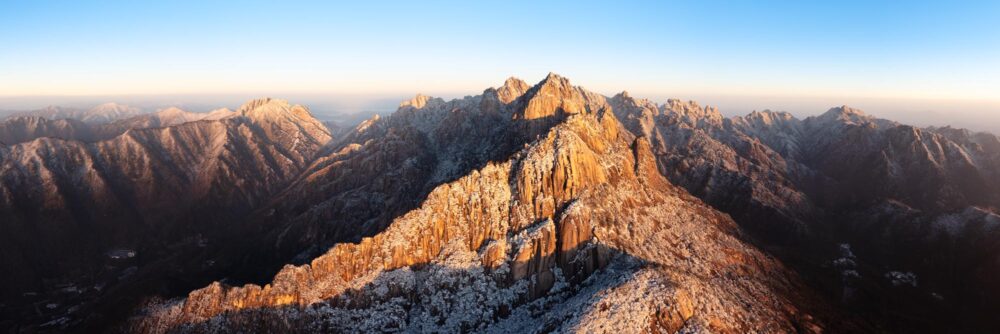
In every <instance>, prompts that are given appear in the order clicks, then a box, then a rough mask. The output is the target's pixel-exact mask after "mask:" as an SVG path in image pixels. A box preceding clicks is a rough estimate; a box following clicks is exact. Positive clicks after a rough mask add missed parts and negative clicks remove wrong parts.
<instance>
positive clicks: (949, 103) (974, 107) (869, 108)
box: [0, 77, 1000, 134]
mask: <svg viewBox="0 0 1000 334" xmlns="http://www.w3.org/2000/svg"><path fill="white" fill-rule="evenodd" d="M570 80H572V78H571V77H570ZM529 82H531V81H529ZM573 83H574V84H576V85H582V86H583V87H584V88H587V86H586V84H579V83H576V82H575V81H574V82H573ZM497 86H499V84H497V85H492V87H497ZM485 88H488V87H483V89H485ZM618 92H620V90H619V91H616V92H598V93H601V94H603V95H605V96H613V95H614V94H617V93H618ZM418 93H419V94H425V95H430V96H433V97H441V98H443V99H446V100H450V99H454V98H462V97H463V96H468V95H478V94H481V93H482V90H481V89H480V90H477V91H471V90H470V91H468V92H437V93H435V92H424V91H418V92H413V93H409V94H404V93H397V94H389V93H386V94H285V95H280V94H277V95H276V94H181V95H119V96H114V95H103V96H102V95H96V96H27V97H0V116H5V115H7V114H9V113H11V112H18V111H30V110H37V109H41V108H44V107H47V106H60V107H70V108H90V107H94V106H96V105H99V104H102V103H108V102H115V103H121V104H126V105H129V106H134V107H138V108H141V109H143V110H144V111H156V110H159V109H163V108H166V107H179V108H182V109H184V110H188V111H193V112H207V111H210V110H213V109H217V108H223V107H225V108H230V109H235V108H237V107H239V106H240V105H242V104H243V103H244V102H246V101H248V100H250V99H253V98H258V97H265V96H266V97H273V98H280V99H285V100H288V101H289V102H291V103H294V104H301V105H304V106H306V107H308V108H309V109H310V110H311V111H312V112H313V114H314V115H316V117H317V118H320V119H323V120H343V119H347V120H351V121H357V120H358V119H359V118H367V117H370V116H371V115H374V114H380V115H382V116H385V115H388V114H390V113H392V112H394V111H395V110H396V109H397V107H398V105H399V103H400V102H402V101H405V100H408V99H410V98H412V97H413V96H415V95H416V94H418ZM630 94H631V95H632V96H635V97H639V98H647V99H649V100H651V101H653V102H654V103H657V104H662V103H664V102H666V100H667V99H671V98H676V99H681V100H693V101H696V102H698V103H699V104H701V105H703V106H714V107H717V108H719V111H720V112H721V113H722V114H723V115H725V116H727V117H732V116H743V115H746V114H748V113H750V112H752V111H754V110H758V111H762V110H773V111H786V112H789V113H792V114H793V115H795V116H796V117H798V118H806V117H809V116H814V115H818V114H821V113H823V112H826V111H827V110H829V109H830V108H832V107H837V106H841V105H848V106H851V107H854V108H858V109H861V110H863V111H864V112H865V113H867V114H870V115H874V116H876V117H880V118H886V119H890V120H893V121H897V122H900V123H904V124H910V125H914V126H919V127H926V126H952V127H959V128H967V129H970V130H974V131H988V132H992V133H995V134H1000V121H998V122H983V121H982V120H983V119H987V120H990V119H997V118H1000V117H998V116H997V115H998V114H1000V102H992V101H962V100H947V99H886V98H881V99H880V98H864V97H836V96H829V97H788V96H737V95H709V94H690V95H678V94H668V93H663V94H651V95H645V94H637V93H633V92H631V91H630Z"/></svg>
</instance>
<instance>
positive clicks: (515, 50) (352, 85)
mask: <svg viewBox="0 0 1000 334" xmlns="http://www.w3.org/2000/svg"><path fill="white" fill-rule="evenodd" d="M0 45H2V46H3V48H2V50H0V97H8V98H10V97H23V96H55V95H101V96H113V95H124V94H133V95H142V94H266V95H277V96H281V95H282V94H347V95H354V96H395V95H398V94H402V95H412V94H413V93H416V92H423V93H429V94H435V95H441V96H446V97H447V96H460V95H464V94H476V93H478V92H481V91H482V89H484V88H486V87H490V86H496V85H498V84H500V83H502V81H503V79H504V78H506V77H508V76H512V75H513V76H518V77H522V78H524V79H526V80H527V81H529V82H534V81H537V80H540V79H541V78H542V77H544V76H545V74H546V73H548V72H549V71H554V72H557V73H560V74H563V75H564V76H567V77H569V78H570V79H571V80H572V81H573V82H574V83H575V84H579V85H583V86H585V87H587V88H589V89H591V90H594V91H597V92H601V93H606V94H612V93H614V92H618V91H621V90H628V91H630V92H631V93H633V95H639V96H648V97H652V98H660V97H665V96H679V97H685V98H687V97H692V98H694V97H702V96H704V97H709V98H710V99H711V97H713V96H715V97H718V96H730V97H732V96H737V97H741V98H743V99H750V100H753V99H758V100H759V99H765V100H767V99H768V98H779V97H780V98H793V99H805V100H809V99H813V100H810V101H820V100H822V101H827V100H831V101H839V100H842V99H844V100H846V99H873V98H877V99H935V100H949V101H962V102H963V103H969V104H971V105H975V106H983V105H990V106H993V105H997V103H998V101H1000V1H983V2H959V1H954V2H930V1H822V2H821V1H784V2H767V1H752V2H751V1H746V2H742V1H687V2H672V1H655V2H653V1H650V2H631V1H607V2H581V1H530V2H529V1H523V2H521V1H489V2H487V1H463V2H457V1H456V2H437V1H435V2H425V1H407V2H402V1H401V2H377V1H352V2H344V3H334V2H319V1H316V2H296V1H282V2H280V3H279V2H251V1H245V2H221V1H163V2H161V3H152V2H147V1H11V0H0ZM727 101H728V102H727ZM732 101H738V99H736V100H733V99H730V100H725V101H722V102H720V103H717V104H725V103H729V102H732ZM844 103H847V102H846V101H845V102H844ZM838 104H839V103H838ZM2 107H3V106H0V108H2ZM745 107H746V108H749V107H751V106H750V105H747V106H745ZM753 107H755V108H756V105H753ZM998 111H1000V110H998ZM740 112H742V110H741V111H740Z"/></svg>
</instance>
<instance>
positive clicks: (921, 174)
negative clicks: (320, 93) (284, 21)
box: [0, 74, 1000, 333]
mask: <svg viewBox="0 0 1000 334" xmlns="http://www.w3.org/2000/svg"><path fill="white" fill-rule="evenodd" d="M0 141H2V142H3V143H4V144H3V146H2V147H0V217H2V218H3V220H2V222H0V226H2V228H3V231H4V233H0V264H2V266H3V268H5V269H6V270H4V271H3V272H2V273H0V275H2V277H3V281H4V282H5V284H4V285H3V287H2V288H0V296H2V297H3V302H2V305H0V309H2V310H3V317H2V319H0V324H2V325H3V327H5V328H6V329H8V331H10V332H95V331H96V332H122V333H217V332H221V333H230V332H232V333H243V332H329V333H370V332H404V333H410V332H446V333H466V332H477V333H478V332H498V333H499V332H503V333H511V332H513V333H536V332H537V333H542V332H544V333H548V332H574V333H576V332H579V333H612V332H614V333H702V332H704V333H747V332H754V333H790V332H804V333H824V332H825V333H836V332H884V331H900V332H940V331H949V330H952V331H954V330H958V331H970V332H990V331H996V330H1000V323H997V321H996V320H995V319H993V317H992V316H991V315H992V314H994V313H995V312H996V311H1000V309H998V306H997V305H996V303H992V302H990V301H992V300H995V299H996V298H1000V289H997V288H995V284H993V283H992V278H993V277H996V274H1000V266H998V264H997V263H998V262H997V261H995V256H994V255H993V254H997V252H998V251H1000V249H997V246H996V245H1000V233H998V232H997V231H998V229H997V226H998V224H1000V215H998V212H1000V211H998V208H1000V139H998V138H997V137H996V136H994V135H992V134H988V133H974V132H970V131H967V130H963V129H955V128H950V127H930V128H917V127H913V126H908V125H904V124H900V123H896V122H893V121H889V120H883V119H879V118H877V117H874V116H870V115H867V114H865V113H864V112H862V111H861V110H857V109H853V108H850V107H847V106H842V107H836V108H832V109H830V110H829V111H827V112H825V113H822V114H821V115H818V116H813V117H808V118H805V119H799V118H796V117H795V116H793V115H791V114H789V113H784V112H776V111H770V110H765V111H754V112H752V113H750V114H748V115H746V116H740V117H725V116H723V115H722V114H721V113H720V112H719V111H718V110H717V109H716V108H713V107H709V106H701V105H699V104H698V103H696V102H693V101H682V100H677V99H671V100H667V101H666V102H665V103H662V104H658V103H655V102H653V101H649V100H646V99H641V98H636V97H633V96H631V94H629V93H627V92H622V93H620V94H616V95H614V96H611V97H607V96H603V95H601V94H597V93H593V92H590V91H588V90H586V89H584V88H582V87H578V86H574V85H573V84H572V83H571V82H570V80H568V79H566V78H564V77H561V76H559V75H557V74H549V75H548V76H547V77H545V78H544V79H543V80H541V81H540V82H538V83H536V84H534V85H532V84H529V83H527V82H525V81H522V80H520V79H517V78H509V79H507V80H506V81H505V82H504V83H503V84H502V85H501V86H500V87H494V88H488V89H486V90H484V91H483V92H482V94H480V95H475V96H467V97H464V98H461V99H454V100H450V101H447V100H444V99H441V98H434V97H429V96H425V95H417V96H415V97H414V98H413V99H411V100H409V101H404V102H403V103H401V104H400V106H399V108H398V109H397V110H396V111H395V112H394V113H392V114H391V115H389V116H387V117H379V116H374V117H372V118H371V119H368V120H366V121H363V122H361V123H359V124H351V125H345V124H334V123H324V122H321V121H319V120H317V119H316V118H315V117H314V116H313V114H312V113H311V112H310V110H309V109H308V108H307V107H305V106H301V105H295V104H291V103H289V102H288V101H285V100H280V99H274V98H261V99H255V100H252V101H249V102H247V103H245V104H244V105H243V106H241V107H239V108H237V109H235V111H232V110H229V109H218V110H216V111H213V112H211V113H193V112H188V111H184V110H181V109H177V108H168V109H163V110H159V111H157V112H154V113H139V112H136V111H135V110H133V109H130V108H128V107H124V106H120V105H102V106H101V107H98V108H95V109H94V110H86V111H84V110H64V109H61V108H57V107H51V108H48V109H46V110H43V111H36V112H33V113H23V114H19V115H16V116H12V117H10V118H8V119H6V120H4V121H3V122H2V123H0ZM948 319H952V320H954V319H958V320H959V321H960V323H959V324H955V323H953V322H949V321H948Z"/></svg>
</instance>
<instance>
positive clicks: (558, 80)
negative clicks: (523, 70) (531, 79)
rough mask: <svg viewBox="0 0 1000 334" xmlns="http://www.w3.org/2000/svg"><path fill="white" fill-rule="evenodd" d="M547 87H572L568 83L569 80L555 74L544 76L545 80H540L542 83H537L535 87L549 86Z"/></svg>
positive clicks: (550, 73)
mask: <svg viewBox="0 0 1000 334" xmlns="http://www.w3.org/2000/svg"><path fill="white" fill-rule="evenodd" d="M549 85H555V86H562V87H573V85H571V84H570V83H569V79H566V78H565V77H563V76H561V75H559V74H556V73H555V72H549V75H547V76H545V79H542V81H541V82H539V83H538V85H537V86H549Z"/></svg>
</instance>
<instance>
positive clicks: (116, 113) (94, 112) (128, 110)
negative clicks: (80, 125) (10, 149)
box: [8, 103, 142, 124]
mask: <svg viewBox="0 0 1000 334" xmlns="http://www.w3.org/2000/svg"><path fill="white" fill-rule="evenodd" d="M141 113H142V111H141V110H139V109H138V108H134V107H129V106H126V105H121V104H117V103H105V104H101V105H99V106H96V107H94V108H91V109H75V108H63V107H55V106H50V107H46V108H44V109H39V110H34V111H28V112H21V113H15V114H12V115H10V116H8V118H17V117H22V116H34V117H42V118H45V119H49V120H60V119H75V120H79V121H81V122H84V123H87V124H105V123H110V122H114V121H116V120H120V119H126V118H130V117H134V116H138V115H139V114H141Z"/></svg>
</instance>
